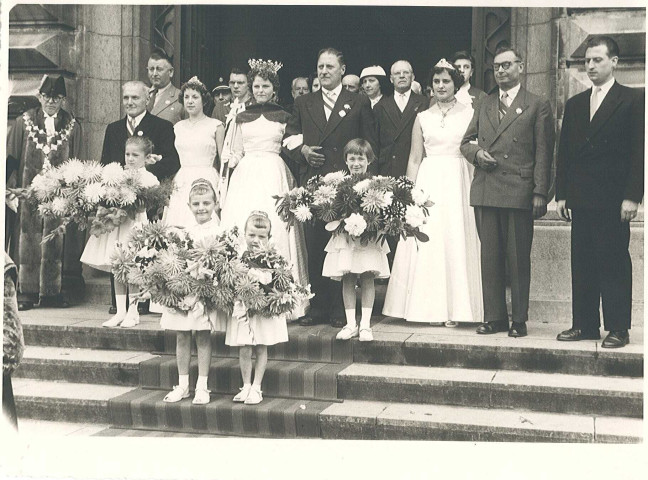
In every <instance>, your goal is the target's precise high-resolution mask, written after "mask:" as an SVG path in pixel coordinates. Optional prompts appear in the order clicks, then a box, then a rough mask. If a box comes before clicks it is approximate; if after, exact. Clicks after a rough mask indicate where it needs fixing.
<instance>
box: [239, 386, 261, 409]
mask: <svg viewBox="0 0 648 480" xmlns="http://www.w3.org/2000/svg"><path fill="white" fill-rule="evenodd" d="M262 401H263V395H261V389H260V388H259V387H256V386H253V387H252V388H251V389H250V394H249V395H248V397H247V398H246V399H245V402H243V403H245V404H246V405H256V404H257V403H261V402H262Z"/></svg>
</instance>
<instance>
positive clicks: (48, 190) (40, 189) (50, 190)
mask: <svg viewBox="0 0 648 480" xmlns="http://www.w3.org/2000/svg"><path fill="white" fill-rule="evenodd" d="M60 186H61V184H60V183H59V182H58V180H56V179H55V178H52V177H51V176H49V175H47V174H46V175H36V176H35V177H34V179H33V180H32V183H31V187H32V188H33V189H34V193H35V194H36V198H38V200H40V201H46V200H50V199H51V198H52V197H53V196H54V195H55V194H56V193H57V192H58V190H59V187H60Z"/></svg>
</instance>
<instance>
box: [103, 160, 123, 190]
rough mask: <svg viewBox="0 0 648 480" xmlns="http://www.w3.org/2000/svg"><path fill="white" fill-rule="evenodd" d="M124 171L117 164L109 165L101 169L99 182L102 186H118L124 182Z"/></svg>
mask: <svg viewBox="0 0 648 480" xmlns="http://www.w3.org/2000/svg"><path fill="white" fill-rule="evenodd" d="M124 178H125V176H124V169H123V168H122V166H121V165H120V164H118V163H117V162H112V163H109V164H108V165H105V166H104V167H103V170H102V172H101V181H102V182H103V183H104V185H111V186H115V185H119V184H120V183H122V182H123V181H124Z"/></svg>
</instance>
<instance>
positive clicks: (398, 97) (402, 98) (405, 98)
mask: <svg viewBox="0 0 648 480" xmlns="http://www.w3.org/2000/svg"><path fill="white" fill-rule="evenodd" d="M411 95H412V89H411V88H410V89H409V90H408V91H406V92H405V93H398V92H397V91H395V90H394V101H395V102H396V105H398V108H399V109H400V111H401V112H402V111H404V110H405V107H406V106H407V102H409V99H410V96H411Z"/></svg>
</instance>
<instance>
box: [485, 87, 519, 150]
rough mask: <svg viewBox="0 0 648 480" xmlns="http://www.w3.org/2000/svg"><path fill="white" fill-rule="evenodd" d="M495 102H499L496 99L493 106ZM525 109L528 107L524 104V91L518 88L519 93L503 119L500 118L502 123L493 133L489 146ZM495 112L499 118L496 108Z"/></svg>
mask: <svg viewBox="0 0 648 480" xmlns="http://www.w3.org/2000/svg"><path fill="white" fill-rule="evenodd" d="M497 101H499V98H498V97H496V102H495V104H497ZM527 107H528V105H527V102H526V90H524V89H523V88H520V91H519V92H518V94H517V95H516V96H515V100H513V103H511V105H510V106H509V107H508V111H507V112H506V115H504V118H502V121H501V122H500V124H499V126H498V128H497V131H496V132H495V137H494V138H493V140H492V142H491V144H492V143H493V142H494V141H495V140H496V139H497V138H498V137H499V136H500V135H501V134H502V132H504V131H505V130H506V129H507V128H508V127H509V126H510V125H511V124H512V123H513V122H514V121H515V120H516V119H517V118H518V117H519V116H520V115H521V114H522V112H524V110H526V108H527ZM495 110H496V115H497V116H498V118H499V113H498V112H497V107H496V109H495Z"/></svg>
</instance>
